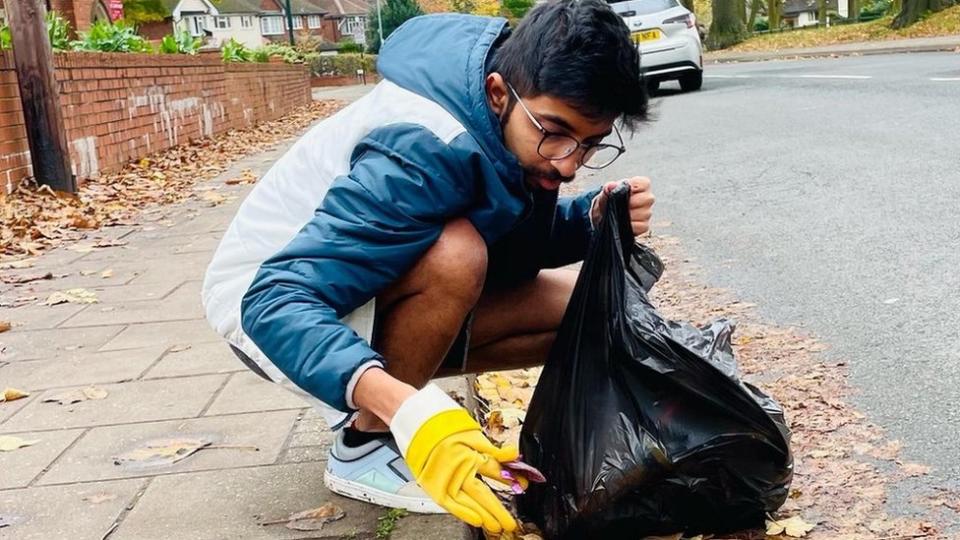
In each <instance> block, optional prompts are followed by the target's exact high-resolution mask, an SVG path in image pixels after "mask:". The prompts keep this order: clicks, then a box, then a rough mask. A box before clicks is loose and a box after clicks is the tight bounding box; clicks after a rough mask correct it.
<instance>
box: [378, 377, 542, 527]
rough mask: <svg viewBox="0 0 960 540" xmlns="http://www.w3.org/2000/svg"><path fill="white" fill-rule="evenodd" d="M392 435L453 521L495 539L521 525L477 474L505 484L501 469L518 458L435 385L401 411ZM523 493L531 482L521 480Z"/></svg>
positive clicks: (393, 423) (394, 420)
mask: <svg viewBox="0 0 960 540" xmlns="http://www.w3.org/2000/svg"><path fill="white" fill-rule="evenodd" d="M390 431H391V432H392V433H393V436H394V439H395V440H396V441H397V446H398V447H399V449H400V453H401V454H403V459H404V461H406V462H407V465H408V466H409V467H410V472H412V473H413V476H414V478H416V479H417V483H418V484H420V487H422V488H423V490H424V491H426V492H427V494H428V495H430V497H431V498H433V500H434V501H436V502H437V504H439V505H440V506H442V507H443V508H445V509H446V510H447V511H449V512H450V513H451V514H453V515H454V516H456V517H458V518H460V519H461V520H463V521H465V522H467V523H469V524H470V525H473V526H474V527H483V528H484V529H485V530H487V531H489V532H491V533H500V532H502V531H506V532H513V531H515V530H516V529H517V522H516V520H514V518H513V516H511V515H510V513H509V512H507V510H506V508H504V506H503V504H502V503H501V502H500V500H499V499H497V496H496V495H494V494H493V492H492V491H491V490H490V488H489V487H487V485H486V484H484V483H483V481H482V480H480V478H479V477H478V476H477V475H478V474H479V475H481V476H484V477H487V478H490V479H492V480H495V481H497V482H503V477H502V476H501V472H502V471H503V469H502V468H501V465H500V464H501V463H506V462H509V461H514V460H516V459H518V458H519V452H518V451H517V449H516V448H513V447H504V448H497V447H496V446H494V445H493V443H491V442H490V441H489V440H487V438H486V437H485V436H484V435H483V432H482V431H481V430H480V424H478V423H477V421H476V420H474V419H473V418H472V417H471V416H470V414H469V413H467V411H466V410H465V409H464V408H463V407H461V406H459V405H458V404H457V402H456V401H454V400H453V399H451V398H450V396H448V395H447V394H446V393H445V392H444V391H443V390H440V388H439V387H437V386H436V385H433V384H430V385H427V387H426V388H424V389H423V390H420V391H419V392H417V393H416V394H414V395H413V396H411V397H410V398H408V399H407V400H406V401H404V402H403V404H402V405H401V406H400V408H399V409H397V411H396V414H394V415H393V418H392V419H391V421H390ZM517 480H518V481H519V482H520V484H521V487H526V483H527V481H526V479H524V478H520V477H517Z"/></svg>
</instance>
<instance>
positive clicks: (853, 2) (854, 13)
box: [847, 0, 860, 21]
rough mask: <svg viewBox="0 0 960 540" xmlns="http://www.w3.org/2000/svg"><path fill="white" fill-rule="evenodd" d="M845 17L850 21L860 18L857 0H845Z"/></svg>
mask: <svg viewBox="0 0 960 540" xmlns="http://www.w3.org/2000/svg"><path fill="white" fill-rule="evenodd" d="M847 18H848V19H850V20H851V21H859V20H860V3H859V2H857V0H847Z"/></svg>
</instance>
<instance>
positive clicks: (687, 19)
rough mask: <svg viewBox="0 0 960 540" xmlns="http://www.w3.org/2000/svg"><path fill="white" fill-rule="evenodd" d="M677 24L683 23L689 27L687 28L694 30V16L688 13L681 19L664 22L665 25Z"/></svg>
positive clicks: (675, 18)
mask: <svg viewBox="0 0 960 540" xmlns="http://www.w3.org/2000/svg"><path fill="white" fill-rule="evenodd" d="M675 23H683V24H685V25H687V28H693V15H691V14H689V13H686V14H684V15H680V16H679V17H670V18H669V19H667V20H665V21H663V24H675Z"/></svg>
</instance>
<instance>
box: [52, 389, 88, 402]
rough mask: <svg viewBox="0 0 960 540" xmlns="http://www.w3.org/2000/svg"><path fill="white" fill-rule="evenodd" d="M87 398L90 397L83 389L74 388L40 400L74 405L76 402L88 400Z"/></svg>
mask: <svg viewBox="0 0 960 540" xmlns="http://www.w3.org/2000/svg"><path fill="white" fill-rule="evenodd" d="M87 399H88V398H87V396H86V394H84V393H83V391H82V390H79V389H73V390H66V391H63V392H58V393H56V394H53V395H50V396H47V397H45V398H43V399H42V400H40V402H41V403H59V404H60V405H73V404H74V403H80V402H81V401H86V400H87Z"/></svg>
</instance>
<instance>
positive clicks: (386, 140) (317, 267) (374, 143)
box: [241, 125, 473, 412]
mask: <svg viewBox="0 0 960 540" xmlns="http://www.w3.org/2000/svg"><path fill="white" fill-rule="evenodd" d="M455 154H456V152H453V151H452V150H451V148H450V146H449V145H448V144H446V143H444V142H443V141H441V140H440V139H438V138H437V137H436V136H435V135H434V134H433V133H431V132H429V131H427V130H426V129H425V128H422V127H419V126H413V125H399V126H398V125H394V126H390V127H388V128H381V129H380V130H377V131H374V132H373V133H371V134H370V135H369V136H368V137H367V138H365V139H364V140H363V141H361V143H360V144H359V145H358V146H357V147H356V149H355V151H354V154H353V159H352V165H351V169H350V172H349V174H347V175H345V176H341V177H338V178H337V179H336V180H335V181H334V182H333V183H332V185H331V187H330V189H329V191H328V192H327V194H326V196H325V197H324V199H323V202H322V203H321V205H320V207H319V208H318V209H317V210H316V213H315V215H314V217H313V218H312V219H311V220H310V221H309V222H308V223H307V224H306V225H305V226H304V227H303V228H302V229H301V230H300V232H299V233H298V234H297V235H296V236H295V237H294V239H293V240H292V241H291V242H290V243H289V244H288V245H287V246H286V247H285V248H284V249H283V250H282V251H280V252H279V253H277V254H276V255H275V256H273V257H272V258H270V259H268V260H267V261H265V262H264V264H263V265H262V266H261V268H260V270H259V272H258V273H257V275H256V277H255V278H254V280H253V283H252V284H251V286H250V288H249V289H248V290H247V292H246V294H245V295H244V298H243V301H242V304H241V324H242V326H243V330H244V332H245V333H246V334H247V335H248V336H249V337H250V339H252V340H253V342H254V343H255V344H256V345H257V347H259V348H260V350H261V351H262V352H263V353H264V354H265V355H266V356H267V357H268V358H270V360H271V362H273V363H274V364H275V365H276V366H277V368H279V369H280V371H282V372H283V373H284V375H286V376H287V377H288V378H289V379H290V380H291V381H293V382H294V383H295V384H297V385H298V386H299V387H300V388H302V389H304V390H305V391H307V392H309V393H310V394H312V395H314V396H316V397H317V398H319V399H321V400H322V401H324V402H326V403H328V404H329V405H331V406H332V407H334V408H336V409H338V410H341V411H344V412H348V411H350V410H353V409H356V405H355V404H354V403H353V401H352V395H351V394H352V391H353V385H354V384H355V383H356V378H358V377H359V374H360V372H358V371H357V370H358V369H359V368H361V367H363V366H367V365H370V364H371V363H373V364H374V365H376V364H377V363H379V364H381V365H383V364H384V363H385V360H384V359H383V358H382V357H381V356H380V355H379V354H378V353H377V352H375V351H374V350H373V349H371V347H370V344H369V343H367V342H366V340H364V339H363V338H361V337H360V336H359V335H357V334H356V333H355V332H354V331H353V330H352V329H350V328H349V327H348V326H346V325H345V324H343V323H342V322H340V318H342V317H343V316H345V315H347V314H349V313H350V312H351V311H353V310H354V309H356V308H358V307H359V306H361V305H363V304H365V303H366V302H368V301H369V300H370V299H372V298H374V297H375V296H376V295H377V294H378V293H379V292H380V291H382V290H383V289H384V288H385V287H387V286H388V285H389V284H390V283H392V282H393V281H395V280H396V279H397V278H399V277H400V276H401V275H402V274H403V273H404V272H406V271H407V270H408V269H409V268H411V267H412V266H413V264H414V263H415V262H416V261H417V259H419V257H420V256H421V255H422V254H423V253H424V252H425V251H426V250H427V249H428V248H429V247H430V246H431V245H432V244H433V243H434V242H435V241H436V240H437V238H439V236H440V233H441V231H442V229H443V226H444V224H445V223H446V222H447V221H448V220H449V218H450V217H451V216H455V215H458V214H460V213H462V212H463V211H464V210H465V208H466V206H467V204H468V203H469V201H470V200H471V198H472V193H471V191H472V189H473V188H472V186H471V185H469V181H468V178H470V176H469V175H467V174H465V172H464V171H463V170H462V165H461V163H462V161H461V160H460V159H458V158H457V156H456V155H455Z"/></svg>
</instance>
